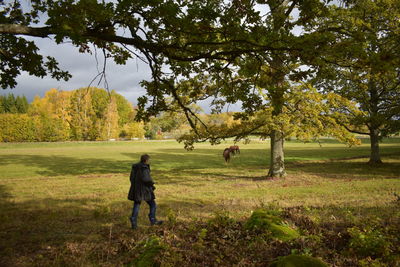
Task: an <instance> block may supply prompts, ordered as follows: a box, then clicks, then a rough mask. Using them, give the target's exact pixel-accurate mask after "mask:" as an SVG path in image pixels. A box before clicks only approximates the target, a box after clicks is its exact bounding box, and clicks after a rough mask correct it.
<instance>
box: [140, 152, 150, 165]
mask: <svg viewBox="0 0 400 267" xmlns="http://www.w3.org/2000/svg"><path fill="white" fill-rule="evenodd" d="M149 158H150V156H149V155H147V154H144V155H141V156H140V162H142V163H145V162H146V161H148V160H149Z"/></svg>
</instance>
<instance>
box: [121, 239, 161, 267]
mask: <svg viewBox="0 0 400 267" xmlns="http://www.w3.org/2000/svg"><path fill="white" fill-rule="evenodd" d="M163 249H164V245H163V244H162V243H161V241H160V239H159V238H158V237H155V236H151V237H150V238H149V239H147V240H146V241H145V242H144V244H143V252H142V253H141V254H140V255H139V257H138V258H136V259H135V260H134V261H133V262H131V263H130V264H128V265H127V266H128V267H136V266H138V267H156V266H160V264H159V263H157V262H156V260H155V259H156V257H157V256H158V255H159V254H160V253H161V251H162V250H163Z"/></svg>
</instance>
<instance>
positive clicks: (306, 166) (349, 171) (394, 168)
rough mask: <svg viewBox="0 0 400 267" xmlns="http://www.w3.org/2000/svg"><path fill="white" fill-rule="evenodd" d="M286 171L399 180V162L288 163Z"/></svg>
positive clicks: (339, 161)
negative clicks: (374, 163)
mask: <svg viewBox="0 0 400 267" xmlns="http://www.w3.org/2000/svg"><path fill="white" fill-rule="evenodd" d="M286 167H287V169H288V170H289V172H290V171H293V172H294V173H305V174H311V175H318V176H321V177H326V178H334V179H352V178H360V179H400V162H388V163H384V164H379V165H369V164H367V163H366V162H357V161H351V160H329V161H321V162H307V161H300V162H290V163H288V164H286Z"/></svg>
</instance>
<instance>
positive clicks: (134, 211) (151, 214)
mask: <svg viewBox="0 0 400 267" xmlns="http://www.w3.org/2000/svg"><path fill="white" fill-rule="evenodd" d="M146 202H147V204H149V208H150V212H149V220H150V222H151V223H154V222H155V221H156V209H157V205H156V201H155V200H154V199H152V200H149V201H146ZM140 204H142V202H141V201H135V202H134V204H133V209H132V220H135V221H136V220H137V217H138V215H139V210H140Z"/></svg>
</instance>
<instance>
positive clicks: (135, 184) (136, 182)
mask: <svg viewBox="0 0 400 267" xmlns="http://www.w3.org/2000/svg"><path fill="white" fill-rule="evenodd" d="M130 180H131V187H130V189H129V193H128V199H129V200H132V201H142V200H144V201H149V200H152V199H155V196H154V189H155V187H154V182H153V179H152V178H151V176H150V166H149V165H148V164H145V163H142V162H139V163H136V164H134V165H132V170H131V175H130Z"/></svg>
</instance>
